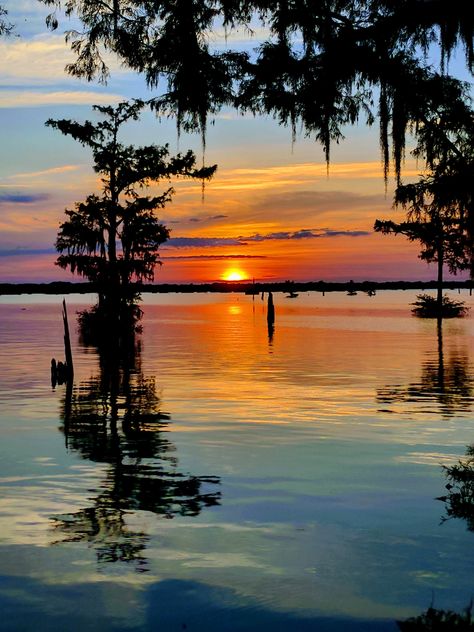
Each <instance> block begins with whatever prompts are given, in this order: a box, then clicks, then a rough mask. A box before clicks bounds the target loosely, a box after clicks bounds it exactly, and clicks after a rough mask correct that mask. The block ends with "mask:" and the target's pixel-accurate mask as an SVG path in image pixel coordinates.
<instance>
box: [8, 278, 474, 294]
mask: <svg viewBox="0 0 474 632" xmlns="http://www.w3.org/2000/svg"><path fill="white" fill-rule="evenodd" d="M436 287H437V284H436V281H349V282H342V283H341V282H339V283H336V282H332V281H307V282H298V281H284V282H274V283H251V282H248V281H217V282H213V283H157V284H146V285H140V284H137V285H136V289H137V291H138V292H140V293H141V294H148V293H151V294H157V293H160V294H166V293H171V292H173V293H183V294H186V293H195V292H201V293H202V292H215V293H230V292H239V293H242V294H250V295H252V294H255V295H256V294H260V293H261V292H284V293H289V292H350V291H354V292H371V291H377V290H422V291H424V290H430V289H435V288H436ZM443 288H444V289H449V290H455V289H468V290H470V291H471V292H472V289H473V288H474V280H467V281H445V282H444V283H443ZM96 291H97V290H96V286H95V285H94V284H93V283H70V282H67V281H53V282H51V283H0V296H13V295H19V294H90V293H92V294H93V293H95V292H96Z"/></svg>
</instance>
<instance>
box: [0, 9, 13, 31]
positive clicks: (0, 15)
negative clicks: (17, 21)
mask: <svg viewBox="0 0 474 632" xmlns="http://www.w3.org/2000/svg"><path fill="white" fill-rule="evenodd" d="M7 15H8V11H7V10H6V9H5V8H4V7H3V6H2V5H0V35H9V34H10V33H11V32H12V31H13V28H14V27H13V24H11V23H10V22H8V20H7Z"/></svg>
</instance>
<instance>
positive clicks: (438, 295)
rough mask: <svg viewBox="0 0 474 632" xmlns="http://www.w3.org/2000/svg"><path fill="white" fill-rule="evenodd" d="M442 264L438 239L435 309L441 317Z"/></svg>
mask: <svg viewBox="0 0 474 632" xmlns="http://www.w3.org/2000/svg"><path fill="white" fill-rule="evenodd" d="M443 264H444V244H443V240H442V239H440V241H439V243H438V282H437V293H436V310H437V312H438V318H442V313H443Z"/></svg>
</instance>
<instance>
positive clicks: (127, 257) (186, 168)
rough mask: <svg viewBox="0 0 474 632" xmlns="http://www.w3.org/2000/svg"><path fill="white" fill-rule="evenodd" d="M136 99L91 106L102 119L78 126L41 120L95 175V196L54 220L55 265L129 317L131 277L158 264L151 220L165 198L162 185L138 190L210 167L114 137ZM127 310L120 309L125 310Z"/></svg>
mask: <svg viewBox="0 0 474 632" xmlns="http://www.w3.org/2000/svg"><path fill="white" fill-rule="evenodd" d="M144 105H145V104H144V102H143V101H139V100H134V101H132V102H123V103H119V104H118V105H117V106H115V107H112V106H98V105H96V106H94V109H95V110H96V111H97V112H99V113H100V114H102V115H103V116H104V120H102V121H99V122H96V123H92V122H91V121H85V122H84V123H78V122H76V121H70V120H48V121H47V123H46V124H47V125H49V126H51V127H54V128H56V129H59V130H60V131H61V132H62V133H63V134H66V135H69V136H72V137H73V138H74V139H75V140H77V141H78V142H80V143H81V144H82V145H85V146H87V147H89V148H90V149H91V150H92V155H93V159H94V170H95V171H96V172H97V173H99V174H100V175H101V176H102V193H101V195H96V194H92V195H89V196H88V197H87V199H86V200H85V202H80V203H77V204H76V208H75V209H74V210H70V209H66V211H65V212H66V215H67V217H68V219H67V220H66V221H65V222H64V223H63V224H61V226H60V229H59V233H58V238H57V241H56V249H57V250H58V251H59V252H60V253H61V254H60V256H59V257H58V260H57V262H56V263H57V265H59V266H60V267H62V268H69V269H70V270H71V271H72V272H73V273H76V274H78V275H80V276H83V277H86V278H87V279H89V280H90V281H92V282H94V283H95V284H96V286H97V288H98V293H99V307H100V309H101V310H102V313H103V314H105V317H106V318H107V317H109V318H110V317H111V315H115V314H120V313H123V312H126V313H128V314H130V306H133V304H134V302H135V300H136V298H137V296H136V292H135V289H134V287H133V284H132V281H137V282H142V281H152V280H153V278H154V270H155V266H156V265H157V264H159V263H160V261H159V255H158V247H159V246H160V245H161V244H162V243H163V242H165V241H166V240H167V239H168V236H169V231H168V229H167V228H165V226H163V225H162V224H160V223H159V221H158V219H157V217H156V216H155V211H156V209H159V208H163V207H164V206H165V204H166V203H167V202H169V201H170V200H171V196H172V194H173V189H172V188H171V187H169V188H168V189H167V190H165V191H164V192H163V193H162V194H161V195H158V196H144V195H140V194H139V192H140V190H141V189H144V188H146V187H148V186H149V185H150V184H152V183H157V182H160V181H162V180H168V181H169V179H170V178H171V177H172V176H175V177H178V176H180V177H185V178H198V179H201V180H202V179H209V178H211V177H212V175H213V173H214V171H215V169H216V167H215V166H213V167H202V168H200V169H197V168H196V167H195V162H196V160H195V156H194V154H193V153H192V152H191V151H188V152H187V153H185V154H178V155H177V156H170V155H169V149H168V146H167V145H165V146H162V147H159V146H156V145H148V146H146V147H134V146H133V145H124V144H122V143H121V142H120V140H119V132H120V129H121V127H122V125H124V124H125V123H127V122H128V121H130V120H137V119H138V117H139V115H140V112H141V110H142V108H143V107H144ZM127 308H128V309H127Z"/></svg>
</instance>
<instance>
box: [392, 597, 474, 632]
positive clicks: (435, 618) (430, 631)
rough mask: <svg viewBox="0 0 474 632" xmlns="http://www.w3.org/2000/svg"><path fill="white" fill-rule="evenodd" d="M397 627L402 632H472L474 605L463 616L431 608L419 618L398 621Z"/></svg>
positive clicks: (473, 628) (473, 627)
mask: <svg viewBox="0 0 474 632" xmlns="http://www.w3.org/2000/svg"><path fill="white" fill-rule="evenodd" d="M397 625H398V628H399V629H400V630H401V632H450V630H459V632H470V631H472V630H474V620H473V618H472V604H471V605H469V607H468V608H466V610H465V611H464V612H463V613H462V614H458V613H457V612H452V611H451V610H437V609H436V608H433V607H430V608H428V610H427V611H426V612H424V613H423V614H421V615H419V616H418V617H411V618H410V619H407V620H406V621H397Z"/></svg>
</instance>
